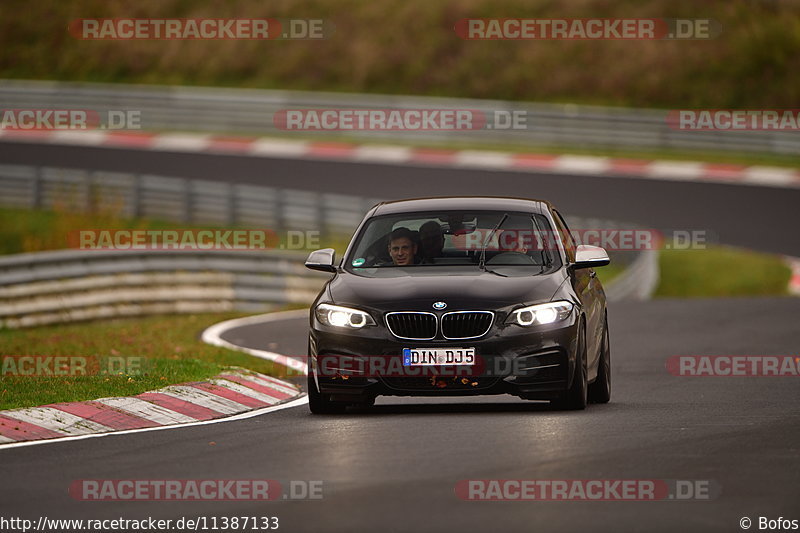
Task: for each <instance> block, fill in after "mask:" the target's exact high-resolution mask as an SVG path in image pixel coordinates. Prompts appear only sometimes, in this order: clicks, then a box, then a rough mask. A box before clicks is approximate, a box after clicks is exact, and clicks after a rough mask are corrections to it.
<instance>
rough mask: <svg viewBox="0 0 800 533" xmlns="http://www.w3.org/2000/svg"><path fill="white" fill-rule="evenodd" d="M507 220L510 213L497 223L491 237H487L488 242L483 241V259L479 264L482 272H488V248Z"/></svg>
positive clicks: (490, 234) (490, 233) (505, 214)
mask: <svg viewBox="0 0 800 533" xmlns="http://www.w3.org/2000/svg"><path fill="white" fill-rule="evenodd" d="M507 218H508V213H504V214H503V218H501V219H500V222H498V223H497V225H496V226H495V227H494V228H493V229H492V231H490V232H489V235H487V236H486V240H485V241H483V249H482V250H481V259H480V261H479V262H478V268H480V269H481V270H486V247H488V246H489V241H490V240H491V239H492V236H493V235H494V234H495V232H496V231H497V230H498V229H500V226H502V225H503V222H505V221H506V219H507Z"/></svg>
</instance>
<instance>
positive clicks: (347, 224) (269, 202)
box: [0, 165, 379, 237]
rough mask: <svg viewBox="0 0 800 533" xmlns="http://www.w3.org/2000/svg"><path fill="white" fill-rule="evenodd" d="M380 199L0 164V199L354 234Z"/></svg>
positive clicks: (323, 233)
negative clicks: (364, 217) (365, 215)
mask: <svg viewBox="0 0 800 533" xmlns="http://www.w3.org/2000/svg"><path fill="white" fill-rule="evenodd" d="M378 201H379V200H378V199H375V198H363V197H360V196H350V195H344V194H331V193H319V192H315V191H303V190H293V189H277V188H274V187H265V186H261V185H248V184H231V183H225V182H217V181H210V180H197V179H185V178H176V177H169V176H156V175H149V174H129V173H120V172H106V171H99V170H82V169H69V168H54V167H34V166H21V165H0V205H4V206H8V207H29V208H46V209H53V208H61V209H69V210H71V211H79V212H93V211H94V212H96V211H102V212H105V213H109V212H114V213H117V214H119V216H121V217H131V218H133V217H147V218H154V219H161V220H170V221H177V222H184V223H189V224H219V225H226V226H232V225H235V226H239V227H245V228H247V227H249V228H269V229H270V230H272V231H275V232H283V231H287V230H298V231H304V230H305V231H307V230H313V231H319V232H320V235H321V236H322V237H326V236H332V235H336V236H340V235H344V236H349V235H350V234H351V233H352V232H353V230H354V229H355V227H356V226H357V225H358V223H359V222H360V221H361V219H362V218H363V216H364V213H366V212H367V211H368V210H369V208H370V207H372V206H373V205H375V204H376V203H377V202H378Z"/></svg>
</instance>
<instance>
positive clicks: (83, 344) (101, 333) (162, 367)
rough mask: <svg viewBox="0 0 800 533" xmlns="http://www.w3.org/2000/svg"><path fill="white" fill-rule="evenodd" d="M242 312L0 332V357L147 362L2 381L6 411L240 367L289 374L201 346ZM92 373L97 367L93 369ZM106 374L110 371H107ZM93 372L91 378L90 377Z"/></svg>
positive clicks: (0, 400)
mask: <svg viewBox="0 0 800 533" xmlns="http://www.w3.org/2000/svg"><path fill="white" fill-rule="evenodd" d="M238 316H243V314H242V313H222V314H220V313H213V314H211V313H209V314H197V315H178V316H153V317H146V318H126V319H115V320H108V321H103V322H88V323H76V324H64V325H57V326H46V327H38V328H32V329H20V330H0V347H2V348H0V356H3V355H32V356H90V357H98V358H104V357H141V358H143V359H142V360H141V363H142V364H141V370H140V371H132V372H122V373H113V374H107V373H97V374H96V375H87V376H60V377H34V376H19V375H17V376H9V375H5V374H3V375H0V409H12V408H17V407H31V406H37V405H44V404H48V403H54V402H75V401H82V400H92V399H96V398H103V397H108V396H133V395H136V394H140V393H142V392H145V391H149V390H154V389H158V388H161V387H164V386H166V385H169V384H172V383H183V382H189V381H200V380H204V379H207V378H210V377H213V376H215V375H217V374H219V373H220V371H222V370H223V369H224V368H225V367H228V366H240V367H245V368H249V369H251V370H254V371H256V372H261V373H264V374H270V375H277V376H282V375H285V369H284V367H282V366H279V365H274V364H273V363H272V362H270V361H266V360H263V359H259V358H256V357H253V356H250V355H247V354H244V353H240V352H235V351H232V350H227V349H224V348H219V347H216V346H211V345H208V344H206V343H204V342H202V341H201V340H200V338H199V334H200V332H201V331H202V330H203V329H205V328H206V327H207V326H210V325H212V324H214V323H216V322H219V321H222V320H227V319H230V318H235V317H238ZM87 368H95V367H94V366H93V365H92V364H89V365H87ZM104 368H105V367H104ZM90 373H91V372H90Z"/></svg>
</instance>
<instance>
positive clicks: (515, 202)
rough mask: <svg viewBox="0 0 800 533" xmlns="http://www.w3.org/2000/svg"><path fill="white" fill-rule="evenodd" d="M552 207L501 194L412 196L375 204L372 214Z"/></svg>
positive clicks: (529, 210)
mask: <svg viewBox="0 0 800 533" xmlns="http://www.w3.org/2000/svg"><path fill="white" fill-rule="evenodd" d="M548 208H552V205H551V204H550V202H547V201H546V200H536V199H533V198H511V197H501V196H443V197H431V198H411V199H407V200H395V201H392V202H382V203H380V204H378V205H376V206H375V211H374V212H373V213H372V216H377V215H393V214H401V213H413V212H417V211H454V210H476V211H495V210H497V211H504V210H505V211H521V212H525V213H542V212H544V211H546V210H547V209H548Z"/></svg>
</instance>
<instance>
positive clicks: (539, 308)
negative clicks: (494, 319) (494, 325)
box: [506, 301, 572, 326]
mask: <svg viewBox="0 0 800 533" xmlns="http://www.w3.org/2000/svg"><path fill="white" fill-rule="evenodd" d="M571 312H572V304H571V303H569V302H564V301H559V302H550V303H547V304H537V305H531V306H529V307H521V308H520V309H515V310H514V311H512V312H511V314H510V315H508V319H507V320H506V324H517V325H519V326H533V325H540V324H552V323H553V322H558V321H561V320H564V319H565V318H567V317H568V316H569V314H570V313H571Z"/></svg>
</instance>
